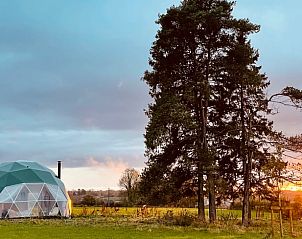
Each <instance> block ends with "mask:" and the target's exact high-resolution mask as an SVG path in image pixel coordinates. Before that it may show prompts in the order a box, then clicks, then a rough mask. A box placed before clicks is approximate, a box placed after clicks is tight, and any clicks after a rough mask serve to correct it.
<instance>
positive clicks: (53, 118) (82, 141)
mask: <svg viewBox="0 0 302 239" xmlns="http://www.w3.org/2000/svg"><path fill="white" fill-rule="evenodd" d="M179 3H180V1H176V0H152V1H150V0H131V1H130V0H85V1H84V0H64V1H62V0H26V1H25V0H9V1H0V30H1V31H0V32H1V33H0V34H1V37H0V109H1V111H0V161H1V162H5V161H15V160H33V161H37V162H40V163H42V164H45V165H46V166H48V167H51V168H55V167H56V162H57V160H62V161H63V180H64V181H65V183H66V186H67V188H68V189H78V188H85V189H92V188H94V189H99V188H102V189H106V188H108V187H110V188H118V186H117V183H118V179H119V177H120V175H121V173H122V171H123V170H124V169H125V168H127V167H134V168H137V169H141V168H143V167H144V162H145V161H146V159H145V158H144V156H143V154H144V139H143V133H144V127H145V125H146V123H147V119H146V117H145V115H144V111H143V110H144V108H146V107H147V104H148V102H149V101H150V98H149V96H148V89H147V87H146V85H145V84H144V83H143V82H142V81H141V80H140V78H141V77H142V76H143V73H144V71H145V70H146V69H148V57H149V49H150V47H151V45H152V42H153V41H154V38H155V34H156V31H157V29H158V26H157V25H156V24H155V20H156V19H157V18H158V14H159V13H164V12H165V10H166V9H167V8H168V7H169V6H171V5H173V4H176V5H178V4H179ZM301 9H302V1H301V0H291V1H284V0H265V1H263V0H253V1H250V0H238V2H237V5H236V6H235V10H234V15H235V16H236V17H243V18H249V19H250V20H251V21H252V22H254V23H257V24H260V25H261V31H260V33H258V34H255V35H254V36H253V37H252V39H251V40H252V45H253V46H254V47H255V48H257V49H259V52H260V61H259V64H260V65H262V69H263V72H265V73H266V74H267V76H268V77H269V80H270V81H271V86H270V88H269V92H268V94H272V93H275V92H278V91H279V90H280V89H281V88H282V87H284V86H287V85H291V86H294V87H297V88H300V89H301V88H302V80H301V79H300V76H301V75H302V74H301V73H302V67H301V64H302V54H301V53H302V44H301V39H302V31H301V30H300V28H301V23H302V20H301V12H300V11H301ZM279 111H280V114H278V115H276V116H274V118H273V120H274V121H275V123H276V129H278V130H282V131H284V132H285V133H286V134H288V135H291V134H297V133H301V132H302V123H301V117H302V112H299V111H296V110H292V109H291V110H289V109H283V108H279Z"/></svg>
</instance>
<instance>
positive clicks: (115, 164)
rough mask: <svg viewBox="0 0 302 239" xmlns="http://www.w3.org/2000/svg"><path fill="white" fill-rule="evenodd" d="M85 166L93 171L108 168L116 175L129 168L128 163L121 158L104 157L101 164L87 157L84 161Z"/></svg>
mask: <svg viewBox="0 0 302 239" xmlns="http://www.w3.org/2000/svg"><path fill="white" fill-rule="evenodd" d="M85 165H87V167H91V168H94V169H95V170H97V169H98V168H108V169H110V170H112V171H114V172H116V173H122V172H123V171H124V170H125V169H126V168H129V165H128V163H127V162H125V161H124V160H122V159H121V158H117V159H115V158H113V157H110V156H107V157H105V159H104V161H103V162H101V161H98V160H97V159H95V158H93V157H89V158H87V159H86V162H85Z"/></svg>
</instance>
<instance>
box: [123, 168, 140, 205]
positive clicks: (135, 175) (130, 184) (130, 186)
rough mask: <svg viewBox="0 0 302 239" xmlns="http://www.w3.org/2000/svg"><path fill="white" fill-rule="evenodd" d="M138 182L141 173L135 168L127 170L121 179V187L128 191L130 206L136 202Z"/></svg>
mask: <svg viewBox="0 0 302 239" xmlns="http://www.w3.org/2000/svg"><path fill="white" fill-rule="evenodd" d="M138 182H139V172H138V171H137V170H135V169H134V168H127V169H126V170H125V171H124V172H123V174H122V176H121V178H120V181H119V186H120V187H121V188H123V189H125V190H126V193H127V198H128V202H129V203H130V204H133V203H134V202H135V199H136V191H137V185H138Z"/></svg>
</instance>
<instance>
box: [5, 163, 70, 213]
mask: <svg viewBox="0 0 302 239" xmlns="http://www.w3.org/2000/svg"><path fill="white" fill-rule="evenodd" d="M70 214H71V201H70V198H69V196H68V194H67V192H66V190H65V186H64V184H63V182H62V181H61V180H60V179H59V178H58V177H57V176H56V175H55V174H54V172H53V171H51V170H50V169H48V168H47V167H44V166H42V165H41V164H38V163H36V162H30V161H17V162H7V163H0V216H1V218H20V217H51V216H61V217H69V216H70Z"/></svg>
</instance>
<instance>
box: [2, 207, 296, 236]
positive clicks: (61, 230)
mask: <svg viewBox="0 0 302 239" xmlns="http://www.w3.org/2000/svg"><path fill="white" fill-rule="evenodd" d="M83 210H84V208H75V210H74V213H75V216H74V217H73V218H72V219H49V220H46V219H44V220H42V219H23V220H0V238H12V239H14V238H18V239H35V238H39V239H41V238H43V239H48V238H52V239H60V238H62V239H63V238H64V239H68V238H73V239H77V238H79V239H80V238H81V239H86V238H87V239H88V238H89V239H95V238H101V239H102V238H106V239H121V238H127V239H128V238H130V239H138V238H143V239H149V238H150V239H151V238H163V239H174V238H175V239H194V238H209V239H212V238H217V239H219V238H220V239H224V238H242V239H245V238H257V239H260V238H270V220H266V219H264V220H262V221H261V222H260V221H256V222H255V223H254V224H253V226H251V227H250V228H243V227H241V226H240V223H239V218H235V217H236V216H235V215H239V214H240V212H239V211H229V210H220V211H218V214H219V215H223V213H225V215H232V216H231V217H228V218H227V219H226V220H222V219H221V218H223V217H220V219H219V221H218V222H217V223H216V224H215V225H209V224H196V223H192V225H190V226H186V227H185V226H176V225H167V223H164V222H165V221H160V220H159V219H160V218H165V215H166V214H167V212H168V211H172V210H173V214H174V215H183V212H184V210H185V209H166V208H157V210H155V209H153V212H152V210H151V209H149V210H150V212H149V214H148V215H145V216H143V215H141V214H137V209H136V208H128V209H126V208H120V209H119V210H118V211H117V210H114V208H107V209H106V210H107V211H106V212H105V211H104V209H102V208H86V209H85V210H86V211H85V210H84V211H83ZM97 210H99V211H97ZM102 210H103V211H102ZM83 212H84V213H86V215H81V214H83ZM186 212H188V213H190V214H195V213H196V212H195V209H186ZM92 213H93V215H91V214H92ZM102 213H103V215H101V214H102ZM151 213H153V215H152V214H151ZM96 214H98V215H96ZM155 214H156V215H155ZM298 224H299V222H296V224H295V228H296V230H295V231H296V234H297V237H296V238H302V234H299V230H300V229H301V228H302V227H301V226H300V225H298ZM275 226H276V232H277V226H278V225H277V223H276V225H275ZM284 228H285V232H286V236H285V237H284V238H290V237H289V233H288V225H287V222H285V226H284ZM275 238H280V236H279V235H278V233H276V237H275Z"/></svg>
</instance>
